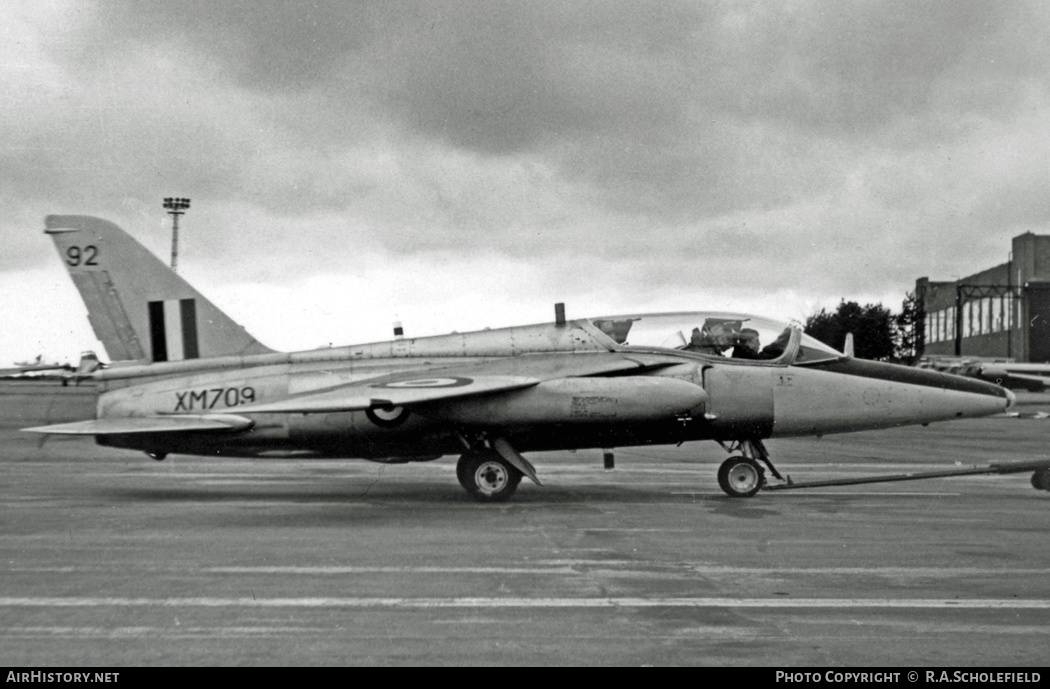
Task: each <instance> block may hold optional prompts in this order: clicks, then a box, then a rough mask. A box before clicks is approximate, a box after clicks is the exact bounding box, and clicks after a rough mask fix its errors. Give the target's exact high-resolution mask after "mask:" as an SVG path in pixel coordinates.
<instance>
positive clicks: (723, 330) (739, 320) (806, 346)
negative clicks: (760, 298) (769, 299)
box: [590, 312, 845, 364]
mask: <svg viewBox="0 0 1050 689" xmlns="http://www.w3.org/2000/svg"><path fill="white" fill-rule="evenodd" d="M590 322H591V324H593V325H594V327H596V328H597V329H598V330H600V331H602V332H603V333H605V334H606V335H608V336H609V337H610V338H612V339H613V341H615V342H616V343H617V344H619V345H623V346H628V347H645V348H649V347H656V348H662V349H680V350H683V351H689V352H697V353H699V354H707V355H711V356H721V357H731V358H734V359H751V360H756V361H768V362H771V363H772V362H776V363H780V364H801V363H813V362H815V361H826V360H828V359H838V358H842V357H844V356H845V354H843V353H842V352H840V351H838V350H836V349H834V348H833V347H830V346H828V345H826V344H824V343H823V342H820V341H819V340H816V339H814V338H813V337H810V336H809V335H806V334H803V335H802V338H801V342H800V343H799V348H798V352H797V353H796V354H795V356H794V357H791V361H785V360H783V359H784V353H785V350H786V348H787V346H788V343H789V341H790V339H791V326H790V325H789V324H787V323H783V322H780V321H775V320H771V319H769V318H762V317H759V316H751V315H748V314H740V313H722V312H685V313H661V314H638V315H626V316H607V317H602V318H592V319H590Z"/></svg>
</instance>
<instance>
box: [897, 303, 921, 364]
mask: <svg viewBox="0 0 1050 689" xmlns="http://www.w3.org/2000/svg"><path fill="white" fill-rule="evenodd" d="M895 325H896V335H897V337H896V340H897V347H896V352H895V356H896V358H897V360H898V361H900V362H902V363H906V364H912V365H914V364H915V362H916V361H917V360H918V358H919V357H920V356H922V351H923V349H924V348H925V345H926V312H925V310H924V309H923V305H922V300H921V299H919V298H917V297H916V296H915V293H914V292H908V294H907V295H905V297H904V301H903V302H902V303H901V312H900V313H899V314H897V316H896V317H895Z"/></svg>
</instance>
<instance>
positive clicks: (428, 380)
mask: <svg viewBox="0 0 1050 689" xmlns="http://www.w3.org/2000/svg"><path fill="white" fill-rule="evenodd" d="M539 383H540V380H539V379H538V378H530V377H527V376H503V375H488V376H487V375H480V376H477V375H476V376H472V377H467V376H454V375H447V374H446V375H436V374H435V375H430V376H421V375H420V374H419V373H418V372H416V373H414V374H413V375H412V376H406V375H401V376H398V377H391V376H385V377H384V378H378V379H374V380H371V381H365V382H359V383H354V384H353V385H344V386H339V387H337V388H334V389H330V390H324V391H322V392H315V393H309V394H306V395H299V396H298V397H292V398H289V399H286V400H281V401H280V402H269V403H263V404H251V405H247V406H243V407H238V408H237V411H239V412H242V413H270V412H274V413H300V414H316V413H325V412H343V411H361V410H365V409H377V408H378V409H385V408H390V407H403V406H406V405H413V404H421V403H423V402H434V401H437V400H445V399H453V398H456V397H467V396H470V395H480V394H484V393H491V392H505V391H509V390H521V389H523V388H528V387H532V386H534V385H538V384H539Z"/></svg>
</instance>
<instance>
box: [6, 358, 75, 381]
mask: <svg viewBox="0 0 1050 689" xmlns="http://www.w3.org/2000/svg"><path fill="white" fill-rule="evenodd" d="M43 358H44V355H43V354H38V355H37V357H36V359H35V360H34V361H16V362H15V365H14V366H13V367H11V368H0V378H21V377H26V374H37V373H43V372H45V371H72V370H73V367H72V366H70V365H69V364H59V363H54V364H45V363H42V359H43Z"/></svg>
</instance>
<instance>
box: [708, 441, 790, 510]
mask: <svg viewBox="0 0 1050 689" xmlns="http://www.w3.org/2000/svg"><path fill="white" fill-rule="evenodd" d="M719 444H720V445H721V446H722V447H723V448H725V450H726V452H730V453H733V452H739V453H740V454H739V455H735V456H733V457H730V458H729V459H727V460H726V461H724V462H722V466H720V467H718V486H719V487H720V488H721V489H722V490H723V491H724V492H725V494H726V495H728V496H729V497H731V498H750V497H751V496H752V495H754V494H755V493H757V492H758V491H760V490H762V487H763V486H764V485H766V469H769V472H770V473H771V474H773V476H774V477H776V478H777V479H779V480H781V481H783V480H784V477H783V476H781V475H780V472H779V471H777V469H776V467H774V466H773V462H771V461H770V460H769V452H768V451H767V450H766V446H765V445H763V444H762V441H761V440H736V441H733V442H731V443H724V442H721V441H719ZM763 464H764V465H765V466H762V465H763Z"/></svg>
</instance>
